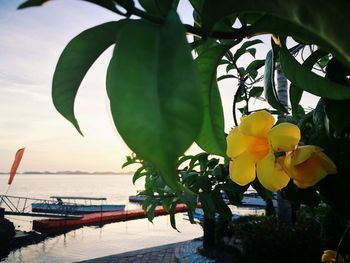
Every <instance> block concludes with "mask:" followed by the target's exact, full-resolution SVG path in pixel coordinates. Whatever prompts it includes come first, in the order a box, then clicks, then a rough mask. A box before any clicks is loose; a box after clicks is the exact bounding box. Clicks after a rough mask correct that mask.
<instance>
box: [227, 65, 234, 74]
mask: <svg viewBox="0 0 350 263" xmlns="http://www.w3.org/2000/svg"><path fill="white" fill-rule="evenodd" d="M232 69H235V66H234V65H233V64H231V63H230V64H228V65H227V66H226V73H228V72H229V71H230V70H232Z"/></svg>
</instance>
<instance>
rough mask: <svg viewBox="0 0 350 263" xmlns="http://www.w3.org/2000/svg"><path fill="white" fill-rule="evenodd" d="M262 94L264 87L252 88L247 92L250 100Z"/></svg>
mask: <svg viewBox="0 0 350 263" xmlns="http://www.w3.org/2000/svg"><path fill="white" fill-rule="evenodd" d="M263 92H264V87H258V86H256V87H253V88H252V89H251V90H250V91H249V97H250V98H252V97H253V98H258V97H260V96H261V94H262V93H263Z"/></svg>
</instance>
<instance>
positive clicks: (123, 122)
mask: <svg viewBox="0 0 350 263" xmlns="http://www.w3.org/2000/svg"><path fill="white" fill-rule="evenodd" d="M107 92H108V96H109V99H110V102H111V111H112V115H113V120H114V122H115V125H116V127H117V130H118V131H119V134H120V135H121V136H122V138H123V139H124V141H125V142H126V144H127V145H128V146H129V147H130V148H131V149H132V150H133V151H134V152H135V153H136V154H137V155H138V156H140V157H141V158H142V159H144V160H147V161H149V162H151V163H153V164H154V165H155V166H157V168H158V169H159V170H160V171H161V176H162V178H163V179H164V181H165V182H166V183H167V184H168V185H169V186H171V187H172V188H175V189H176V188H177V187H178V186H177V180H178V175H177V166H176V164H177V160H178V157H179V156H181V155H182V154H183V153H184V151H185V150H186V149H187V148H188V147H189V146H190V145H191V144H192V143H193V141H194V140H195V139H196V138H197V136H198V134H199V131H200V127H201V124H202V116H203V105H202V99H201V91H200V86H199V84H198V79H197V72H196V68H195V65H194V62H193V60H192V56H191V52H190V48H189V45H188V43H187V41H186V37H185V29H184V27H183V25H182V24H181V22H180V20H179V18H178V16H177V15H176V13H173V12H171V13H170V15H169V16H168V17H167V19H166V21H165V23H164V24H163V25H155V24H152V23H149V22H146V21H143V20H128V21H127V22H126V23H125V26H124V27H123V28H122V30H121V32H120V34H119V38H118V45H117V46H116V48H115V50H114V54H113V57H112V59H111V62H110V65H109V67H108V72H107Z"/></svg>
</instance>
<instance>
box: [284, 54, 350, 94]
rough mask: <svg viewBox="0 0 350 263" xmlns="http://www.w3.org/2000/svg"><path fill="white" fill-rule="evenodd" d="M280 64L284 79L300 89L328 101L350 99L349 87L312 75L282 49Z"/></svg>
mask: <svg viewBox="0 0 350 263" xmlns="http://www.w3.org/2000/svg"><path fill="white" fill-rule="evenodd" d="M280 62H281V67H282V70H283V72H284V74H285V75H286V77H287V78H288V79H289V80H290V81H291V82H292V83H293V84H295V85H297V86H298V87H300V88H301V89H303V90H305V91H308V92H310V93H312V94H314V95H316V96H320V97H324V98H328V99H334V100H345V99H349V98H350V87H348V86H345V85H341V84H339V83H337V82H334V81H331V80H330V79H327V78H323V77H321V76H319V75H317V74H315V73H313V72H312V71H310V70H309V69H308V68H307V67H306V66H304V65H301V64H300V63H299V62H298V61H297V60H296V59H295V58H294V57H293V56H292V55H291V54H290V53H289V51H288V50H287V49H286V48H284V47H282V48H281V49H280Z"/></svg>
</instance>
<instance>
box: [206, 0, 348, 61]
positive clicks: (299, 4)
mask: <svg viewBox="0 0 350 263" xmlns="http://www.w3.org/2000/svg"><path fill="white" fill-rule="evenodd" d="M348 10H350V3H349V1H347V0H334V1H321V0H309V1H304V0H295V1H284V0H271V1H264V0H245V1H240V0H230V1H226V0H207V1H205V3H204V5H203V7H202V10H201V14H202V25H203V27H204V29H205V30H206V31H210V30H211V29H212V28H213V27H214V25H215V24H216V23H217V22H218V21H220V20H221V19H223V18H225V17H227V16H229V15H232V14H241V13H259V14H267V15H271V16H275V17H278V18H279V19H281V20H285V21H287V22H290V23H291V24H295V25H297V26H299V27H300V28H302V29H303V30H304V31H305V32H308V33H309V35H308V36H307V39H308V40H309V41H310V42H312V43H315V44H319V45H321V46H322V44H323V43H325V42H326V43H328V44H329V46H327V47H326V46H322V47H323V48H325V49H326V50H327V51H330V52H332V53H333V55H335V56H336V57H338V59H339V60H340V61H342V62H343V64H344V65H347V66H348V67H349V66H350V38H349V37H348V35H347V34H345V33H344V25H348V24H350V16H349V15H348V13H349V12H348ZM276 26H279V27H280V28H281V30H282V28H283V26H284V25H282V24H281V25H278V24H277V25H276ZM283 29H284V32H285V34H287V35H290V34H289V30H290V28H289V27H284V28H283ZM292 30H294V29H292ZM261 32H264V31H261ZM265 32H266V31H265ZM329 47H331V50H330V49H328V48H329Z"/></svg>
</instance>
